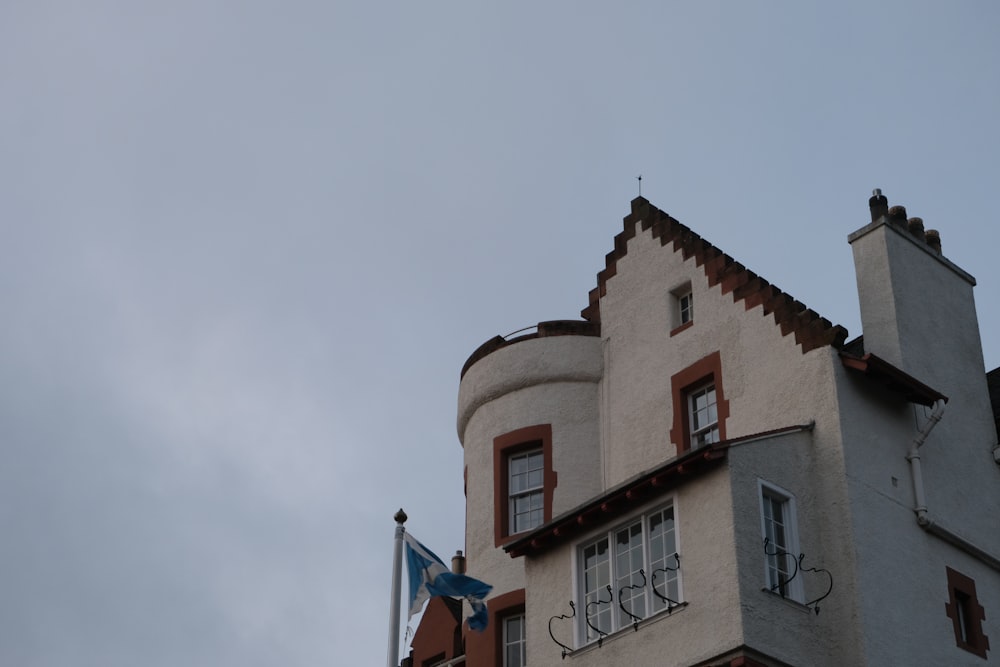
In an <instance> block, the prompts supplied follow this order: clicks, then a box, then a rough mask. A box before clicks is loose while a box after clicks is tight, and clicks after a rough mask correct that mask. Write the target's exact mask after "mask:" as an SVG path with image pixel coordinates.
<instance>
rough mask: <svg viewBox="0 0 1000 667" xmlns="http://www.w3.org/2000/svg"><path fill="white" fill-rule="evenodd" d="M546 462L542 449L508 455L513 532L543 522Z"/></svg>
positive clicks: (524, 529) (508, 484)
mask: <svg viewBox="0 0 1000 667" xmlns="http://www.w3.org/2000/svg"><path fill="white" fill-rule="evenodd" d="M543 463H544V461H543V457H542V450H541V449H533V450H531V451H527V452H522V453H520V454H515V455H512V456H510V457H509V458H508V459H507V469H508V478H507V490H508V492H509V494H510V501H509V502H510V506H509V510H508V516H509V517H510V528H509V531H510V534H511V535H513V534H515V533H521V532H524V531H526V530H531V529H532V528H534V527H536V526H540V525H541V523H542V519H543V514H544V512H543V510H544V499H545V498H544V489H543V485H542V477H543Z"/></svg>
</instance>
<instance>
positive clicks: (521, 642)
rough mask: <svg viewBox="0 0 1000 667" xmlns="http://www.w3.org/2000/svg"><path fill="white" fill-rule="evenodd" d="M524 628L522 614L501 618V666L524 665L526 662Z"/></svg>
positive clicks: (515, 666)
mask: <svg viewBox="0 0 1000 667" xmlns="http://www.w3.org/2000/svg"><path fill="white" fill-rule="evenodd" d="M524 629H525V628H524V614H517V615H515V616H507V617H506V618H504V619H503V667H524V666H525V665H527V664H528V663H527V660H526V653H525V647H526V646H527V642H526V641H525V636H524Z"/></svg>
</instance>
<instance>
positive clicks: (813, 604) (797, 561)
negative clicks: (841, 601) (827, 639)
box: [764, 537, 833, 614]
mask: <svg viewBox="0 0 1000 667" xmlns="http://www.w3.org/2000/svg"><path fill="white" fill-rule="evenodd" d="M768 544H770V538H767V537H765V538H764V555H765V556H780V557H782V558H789V559H791V562H792V567H793V570H792V576H790V577H789V578H788V579H785V580H784V581H783V582H782V581H779V582H778V583H776V584H774V585H773V586H771V588H770V590H771V592H774V590H775V589H779V590H778V593H779V594H780V595H781V597H785V587H786V586H788V584H789V583H791V581H792V580H793V579H795V577H797V576H799V572H815V573H816V574H820V573H823V574H825V575H826V577H827V579H828V585H827V587H826V592H825V593H823V595H820V596H819V597H818V598H814V599H812V600H810V601H809V602H806V603H805V606H806V607H809V608H810V609H812V610H813V612H815V613H816V614H819V603H820V602H821V601H822V600H825V599H826V598H827V597H829V595H830V593H832V592H833V574H831V573H830V571H829V570H827V569H825V568H821V567H806V566H805V565H803V561H804V560H805V558H806V555H805V554H804V553H800V554H799V556H798V558H796V557H795V556H793V555H792V554H790V553H788V552H787V551H785V550H784V549H778V548H775V550H774V551H768V548H767V546H768Z"/></svg>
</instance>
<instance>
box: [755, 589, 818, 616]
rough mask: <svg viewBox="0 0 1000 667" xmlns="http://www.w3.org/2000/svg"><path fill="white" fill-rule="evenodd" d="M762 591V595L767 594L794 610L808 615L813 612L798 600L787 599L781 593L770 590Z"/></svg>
mask: <svg viewBox="0 0 1000 667" xmlns="http://www.w3.org/2000/svg"><path fill="white" fill-rule="evenodd" d="M760 590H761V592H762V593H766V594H767V595H768V596H769V597H771V598H774V599H776V600H781V601H782V602H784V603H785V604H787V605H788V606H789V607H791V608H792V609H797V610H799V611H801V612H805V613H807V614H808V613H810V612H812V609H810V608H809V607H807V606H805V604H803V603H801V602H799V601H798V600H795V599H794V598H790V597H786V596H784V595H782V594H781V593H775V592H774V591H772V590H771V589H770V588H762V589H760Z"/></svg>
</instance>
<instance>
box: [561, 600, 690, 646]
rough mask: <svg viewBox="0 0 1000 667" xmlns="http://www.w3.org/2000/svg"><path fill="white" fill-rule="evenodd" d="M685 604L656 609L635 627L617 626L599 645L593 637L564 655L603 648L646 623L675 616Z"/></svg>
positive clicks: (643, 626)
mask: <svg viewBox="0 0 1000 667" xmlns="http://www.w3.org/2000/svg"><path fill="white" fill-rule="evenodd" d="M687 606H688V603H687V602H681V603H679V604H676V605H674V606H673V607H672V608H671V610H670V611H669V612H667V610H666V609H664V610H663V611H658V612H656V613H655V614H653V615H652V616H650V617H649V618H644V619H642V620H641V621H639V625H638V627H636V628H635V629H633V628H632V625H631V624H630V625H626V626H625V627H624V628H619V629H618V630H615V631H614V632H612V633H611V634H610V635H606V636H605V637H604V641H603V642H602V643H601V646H598V644H597V640H596V639H594V640H591V641H590V642H589V643H587V644H584V645H583V646H581V647H580V648H578V649H575V650H573V651H570V652H568V653H567V654H566V656H567V657H573V656H577V655H584V654H587V653H590V652H592V651H596V650H599V649H600V648H603V646H604V645H605V644H607V643H608V642H611V641H615V640H617V639H618V638H619V637H622V636H625V635H628V634H634V633H636V632H638V631H639V630H642V629H643V628H645V627H646V626H647V625H653V624H654V623H658V622H660V621H662V620H663V619H665V618H670V617H671V616H675V615H677V614H679V613H680V612H682V611H683V610H684V608H685V607H687Z"/></svg>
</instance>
